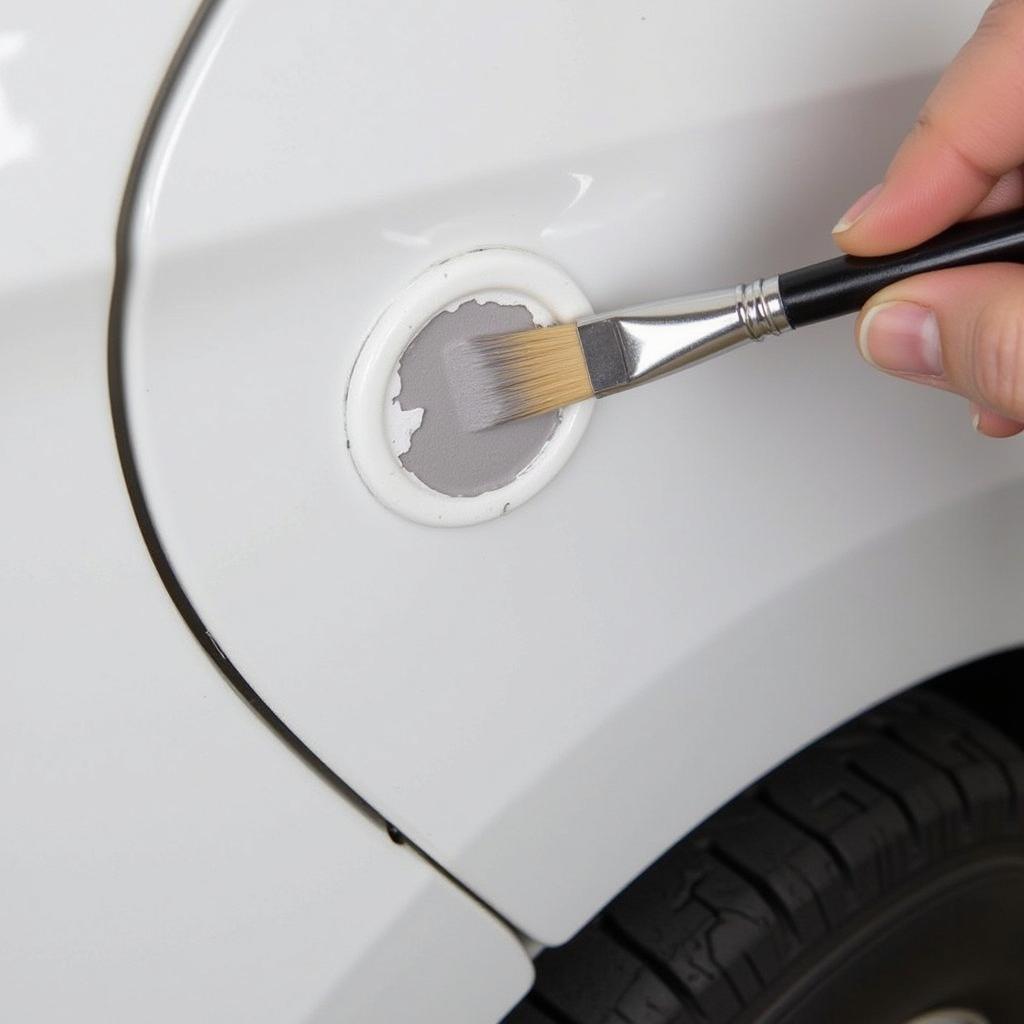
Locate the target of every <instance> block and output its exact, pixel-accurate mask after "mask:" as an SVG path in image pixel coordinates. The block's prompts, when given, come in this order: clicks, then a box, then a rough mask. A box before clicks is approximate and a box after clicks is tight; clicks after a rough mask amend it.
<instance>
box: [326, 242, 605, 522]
mask: <svg viewBox="0 0 1024 1024" xmlns="http://www.w3.org/2000/svg"><path fill="white" fill-rule="evenodd" d="M590 311H591V309H590V305H589V303H588V302H587V300H586V297H585V296H584V295H583V293H582V292H581V291H580V290H579V288H578V287H577V286H576V285H575V284H574V283H573V282H572V281H571V280H570V279H569V278H568V277H566V275H565V273H564V272H563V271H561V270H560V269H559V268H557V267H555V266H554V265H553V264H551V263H548V262H547V261H546V260H543V259H541V258H540V257H538V256H534V255H533V254H531V253H527V252H523V251H520V250H516V249H481V250H477V251H475V252H471V253H466V254H465V255H462V256H456V257H454V258H453V259H450V260H446V261H445V262H444V263H440V264H437V265H436V266H433V267H431V268H430V269H429V270H427V271H426V273H424V274H423V275H422V276H420V277H419V278H417V279H416V280H415V281H414V282H413V283H412V284H411V285H409V287H408V288H406V290H405V291H404V292H402V294H401V295H400V296H399V297H398V298H397V299H396V300H395V301H394V302H393V303H392V304H391V306H389V307H388V309H387V310H385V312H384V314H383V315H382V316H381V317H380V319H379V320H378V321H377V323H376V324H375V325H374V327H373V329H372V330H371V331H370V334H369V336H368V337H367V339H366V342H365V343H364V345H363V347H362V349H361V351H360V353H359V356H358V358H357V359H356V363H355V367H354V369H353V371H352V376H351V379H350V381H349V388H348V396H347V400H346V409H345V424H346V432H347V435H348V446H349V451H350V452H351V455H352V459H353V461H354V462H355V465H356V469H357V471H358V472H359V475H360V477H361V478H362V480H363V482H364V483H365V484H366V486H367V487H368V488H369V490H370V491H371V492H372V493H373V495H374V496H375V497H376V498H377V499H378V500H379V501H380V502H381V503H382V504H383V505H385V506H386V507H388V508H390V509H392V510H393V511H394V512H397V513H398V514H399V515H402V516H404V517H405V518H407V519H411V520H413V521H414V522H418V523H424V524H427V525H431V526H469V525H472V524H474V523H480V522H484V521H485V520H487V519H494V518H496V517H497V516H500V515H503V514H505V513H507V512H509V511H511V510H512V509H514V508H515V507H516V506H518V505H521V504H522V503H523V502H524V501H526V500H527V498H530V497H532V496H533V495H534V494H536V493H537V492H538V491H539V490H540V489H541V488H542V487H544V485H545V484H547V483H548V481H549V480H551V479H552V477H554V475H555V474H556V473H557V472H558V470H559V469H560V468H561V467H562V466H563V465H564V464H565V462H566V461H567V460H568V458H569V456H570V455H571V454H572V451H573V449H574V448H575V447H576V445H577V444H578V442H579V440H580V438H581V437H582V435H583V432H584V430H585V429H586V425H587V422H588V421H589V419H590V414H591V410H592V407H593V400H591V401H589V402H583V403H580V404H578V405H574V406H571V407H569V408H567V409H562V410H559V411H557V412H552V413H549V414H547V415H545V416H537V417H533V418H531V419H528V420H520V421H518V422H515V423H506V424H501V425H500V426H496V427H492V428H490V429H488V430H482V431H468V430H466V429H465V428H464V427H463V426H462V425H461V423H460V422H459V417H458V409H457V404H456V396H455V395H453V394H452V393H451V390H450V386H449V383H448V379H447V375H446V373H445V368H444V352H445V350H446V349H447V347H448V346H449V345H451V344H453V343H455V342H457V341H462V340H466V339H469V338H473V337H481V336H483V335H485V334H503V333H506V332H511V331H516V330H522V329H523V328H529V327H532V326H534V325H536V326H539V327H544V326H548V325H550V324H552V323H564V322H569V321H572V320H577V319H579V318H580V317H582V316H586V315H587V314H588V313H589V312H590Z"/></svg>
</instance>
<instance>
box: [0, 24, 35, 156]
mask: <svg viewBox="0 0 1024 1024" xmlns="http://www.w3.org/2000/svg"><path fill="white" fill-rule="evenodd" d="M26 41H27V36H26V33H24V32H0V72H2V69H3V65H4V64H6V63H7V62H8V61H10V60H13V59H14V58H15V57H17V56H18V54H19V53H21V51H22V50H23V49H24V48H25V43H26ZM35 148H36V140H35V132H34V131H33V129H32V126H31V125H30V124H28V123H27V122H25V121H19V120H18V118H17V117H15V115H14V112H13V111H12V110H11V105H10V102H9V101H8V98H7V90H6V89H5V88H4V84H3V78H2V77H0V170H2V169H3V168H4V167H6V166H8V165H9V164H13V163H17V162H18V161H19V160H27V159H28V158H29V157H30V156H31V155H32V153H33V152H34V151H35Z"/></svg>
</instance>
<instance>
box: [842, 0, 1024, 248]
mask: <svg viewBox="0 0 1024 1024" xmlns="http://www.w3.org/2000/svg"><path fill="white" fill-rule="evenodd" d="M1022 164H1024V2H1022V0H996V2H995V3H993V4H992V5H991V6H990V7H989V9H988V10H987V11H986V12H985V15H984V17H983V18H982V21H981V24H980V25H979V26H978V29H977V31H976V32H975V34H974V35H973V36H972V37H971V39H970V40H969V41H968V43H967V44H966V45H965V46H964V48H963V49H962V50H961V51H960V53H959V54H957V56H956V59H955V60H954V61H953V63H952V64H951V65H950V66H949V68H948V69H947V71H946V73H945V74H944V75H943V76H942V79H941V80H940V82H939V84H938V85H937V86H936V87H935V89H934V91H933V92H932V94H931V96H929V97H928V100H927V102H926V103H925V105H924V108H923V109H922V111H921V114H920V115H919V117H918V120H917V124H916V125H915V126H914V128H913V129H912V130H911V132H910V134H909V135H908V136H907V138H906V139H905V140H904V142H903V144H902V145H901V146H900V148H899V150H898V151H897V153H896V156H895V157H894V158H893V161H892V163H891V164H890V165H889V169H888V170H887V171H886V174H885V179H884V181H883V182H882V184H881V186H879V187H878V188H877V190H876V191H875V193H874V195H873V196H872V197H871V199H870V202H868V203H866V204H863V203H862V204H861V205H862V208H861V209H859V210H858V209H857V208H856V206H857V204H855V206H854V207H853V208H852V211H851V213H852V214H853V216H851V213H848V214H847V215H846V217H845V218H844V220H845V221H846V223H844V220H841V221H840V223H839V224H837V225H836V228H835V232H836V233H835V239H836V242H837V243H838V244H839V245H841V246H842V247H843V248H844V249H846V250H847V251H848V252H850V253H853V254H855V255H858V256H873V255H879V254H881V253H887V252H896V251H898V250H900V249H906V248H909V247H910V246H912V245H917V244H918V243H920V242H923V241H925V240H926V239H928V238H931V237H932V236H933V235H935V234H937V233H938V232H940V231H942V230H943V229H944V228H947V227H949V226H950V225H951V224H954V223H955V222H956V221H958V220H962V219H963V218H964V217H967V216H968V215H969V214H971V213H972V212H973V211H974V210H975V209H976V208H977V207H978V206H979V205H980V204H981V203H982V202H983V201H984V200H985V199H986V197H988V196H989V194H990V193H992V192H993V190H994V189H995V190H996V191H997V195H996V196H994V197H993V199H995V200H996V201H995V202H992V201H990V202H989V203H988V204H986V207H987V208H989V209H988V212H991V207H993V206H995V207H999V206H1004V207H1005V205H1006V203H1007V202H1008V201H1009V202H1011V203H1013V204H1015V205H1016V204H1017V203H1019V201H1020V198H1021V188H1020V186H1021V181H1020V177H1019V175H1018V174H1017V173H1016V172H1017V169H1018V168H1019V167H1020V166H1021V165H1022ZM1008 175H1012V178H1008V177H1007V176H1008Z"/></svg>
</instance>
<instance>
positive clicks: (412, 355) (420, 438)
mask: <svg viewBox="0 0 1024 1024" xmlns="http://www.w3.org/2000/svg"><path fill="white" fill-rule="evenodd" d="M533 326H535V325H534V320H533V317H532V316H531V315H530V311H529V310H528V309H527V308H526V307H525V306H508V305H502V304H501V303H499V302H480V301H478V300H476V299H472V300H470V301H468V302H464V303H462V305H460V306H458V307H457V308H456V309H455V310H454V311H451V312H449V311H445V312H444V313H439V314H438V315H437V316H436V317H434V319H433V320H431V321H430V323H429V324H427V326H426V327H424V328H423V330H422V331H420V333H419V334H418V335H416V337H415V338H414V339H413V341H412V343H411V344H410V345H409V347H408V348H407V349H406V350H405V354H404V355H403V356H402V362H401V363H400V365H399V367H398V376H399V380H400V384H401V390H400V391H399V393H398V395H397V396H396V397H395V399H394V400H393V401H395V402H397V403H398V405H399V407H400V408H401V409H402V410H403V414H402V415H403V418H405V417H413V418H414V419H415V420H418V421H419V424H420V425H419V426H418V427H417V428H415V429H414V430H413V431H412V434H411V436H410V438H409V446H408V448H407V450H406V451H405V452H403V453H402V454H400V456H399V458H400V460H401V463H402V465H403V466H405V468H406V469H407V470H409V472H410V473H412V474H413V475H414V476H415V477H416V478H417V479H418V480H421V481H422V482H423V483H425V484H426V485H427V486H428V487H431V488H433V489H434V490H435V491H442V492H443V493H444V494H452V495H458V496H462V497H468V496H473V495H477V494H483V493H484V492H485V491H493V490H496V489H497V488H499V487H504V486H506V485H507V484H510V483H511V482H512V481H513V480H514V479H515V478H516V477H517V476H518V475H519V474H520V473H521V472H522V471H523V470H524V469H525V468H526V467H527V466H529V464H530V463H531V462H532V461H533V460H534V459H535V458H536V457H537V455H539V454H540V452H541V450H542V449H543V447H544V445H545V444H546V443H547V441H548V439H549V438H550V437H551V435H552V433H553V432H554V429H555V427H556V426H558V414H557V413H549V414H548V415H546V416H537V417H535V418H534V419H529V420H519V421H518V422H514V423H503V424H502V425H501V426H498V427H493V428H491V429H490V430H476V431H473V430H467V429H466V427H465V425H464V424H463V423H462V421H461V420H460V418H459V411H458V407H457V405H456V400H455V396H454V394H453V392H452V389H451V386H450V385H449V383H448V377H447V374H446V373H445V368H444V352H445V349H446V348H447V347H448V346H449V345H451V344H453V343H455V342H458V341H462V340H466V339H470V338H478V337H484V336H486V335H489V334H504V333H508V332H511V331H519V330H525V329H527V328H530V327H533Z"/></svg>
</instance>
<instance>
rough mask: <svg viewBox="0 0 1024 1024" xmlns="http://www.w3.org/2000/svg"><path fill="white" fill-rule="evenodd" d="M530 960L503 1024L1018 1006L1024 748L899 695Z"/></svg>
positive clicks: (901, 1015)
mask: <svg viewBox="0 0 1024 1024" xmlns="http://www.w3.org/2000/svg"><path fill="white" fill-rule="evenodd" d="M1008 685H1009V684H1008ZM536 968H537V979H536V983H535V985H534V987H533V989H532V990H531V992H530V993H529V994H528V995H527V996H526V998H525V999H524V1000H523V1001H522V1002H521V1003H520V1004H519V1005H518V1006H517V1007H516V1008H514V1009H513V1010H512V1011H511V1013H509V1015H508V1016H507V1017H506V1018H505V1022H504V1024H906V1022H909V1021H911V1020H912V1019H913V1018H915V1017H916V1016H918V1015H919V1014H923V1013H925V1012H926V1011H928V1010H934V1009H937V1008H950V1007H966V1008H969V1009H971V1010H973V1011H975V1012H976V1013H977V1014H979V1015H981V1018H980V1019H987V1020H988V1021H989V1022H991V1024H1004V1022H1005V1024H1008V1022H1012V1021H1020V1020H1024V753H1022V752H1021V750H1020V748H1018V747H1017V746H1016V745H1015V744H1013V743H1011V742H1010V741H1009V740H1008V739H1006V738H1005V737H1004V736H1003V735H1001V734H1000V733H999V732H998V731H997V730H996V729H994V728H993V727H992V726H991V725H989V724H988V723H986V722H985V721H983V720H982V719H981V718H978V717H976V716H974V715H973V714H970V713H968V712H966V711H964V710H963V709H962V708H960V707H959V706H957V705H955V704H952V703H950V702H948V701H947V700H945V699H943V698H940V697H938V696H936V695H934V694H933V693H930V692H928V691H926V690H914V691H911V692H909V693H907V694H905V695H902V696H900V697H897V698H896V699H894V700H891V701H889V702H887V703H885V704H883V705H881V706H879V707H877V708H875V709H873V710H871V711H869V712H867V713H865V714H863V715H861V716H860V717H859V718H857V719H854V720H853V721H852V722H850V723H849V724H847V725H845V726H843V727H841V728H840V729H838V730H836V731H835V732H833V733H832V734H830V735H829V736H827V737H825V738H824V739H823V740H821V741H820V742H818V743H816V744H814V745H813V746H811V747H809V748H807V749H806V750H804V751H802V752H801V753H799V754H797V755H796V756H795V757H793V758H792V759H791V760H789V761H788V762H786V763H785V764H783V765H782V766H781V767H779V768H778V769H776V770H775V771H773V772H772V773H771V774H770V775H768V776H767V777H766V778H765V779H764V780H762V781H761V782H759V783H757V784H756V785H754V786H753V787H751V788H750V789H749V790H747V791H746V792H744V793H742V794H741V795H740V796H738V797H737V798H736V799H735V800H733V801H732V802H731V803H730V804H728V805H726V807H725V808H723V809H722V810H721V811H719V812H718V813H717V814H715V815H714V816H713V817H711V818H710V819H709V820H708V821H706V822H705V823H704V824H703V825H701V826H700V827H699V828H698V829H697V830H696V831H695V832H693V833H692V834H691V835H689V836H687V837H686V838H685V839H683V840H682V841H681V842H679V843H678V844H676V846H674V847H673V848H672V849H671V850H669V851H668V853H666V854H665V855H664V856H663V857H662V858H661V859H660V860H658V861H657V862H656V863H655V864H654V865H653V866H652V867H650V868H649V869H648V870H647V871H645V872H644V873H643V874H642V875H640V877H639V878H637V879H636V880H635V881H634V882H633V883H632V884H631V885H630V886H629V887H628V888H626V889H625V890H624V891H623V892H622V893H621V894H620V895H619V896H617V897H616V898H615V899H614V900H613V901H612V902H611V903H610V904H609V905H608V906H607V907H606V908H605V909H604V910H603V911H602V912H601V913H600V914H599V915H598V916H597V917H596V918H594V919H593V920H592V921H591V922H590V923H589V924H588V925H586V927H584V928H583V929H582V930H581V931H580V932H579V933H578V934H577V935H576V936H575V937H574V938H573V939H572V940H570V941H569V942H568V943H567V944H566V945H564V946H562V947H559V948H557V949H550V950H547V951H545V952H544V953H542V954H541V955H540V956H539V957H538V959H537V963H536ZM947 1019H949V1020H956V1019H965V1020H966V1019H969V1018H967V1017H963V1018H956V1017H951V1018H947Z"/></svg>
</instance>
